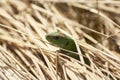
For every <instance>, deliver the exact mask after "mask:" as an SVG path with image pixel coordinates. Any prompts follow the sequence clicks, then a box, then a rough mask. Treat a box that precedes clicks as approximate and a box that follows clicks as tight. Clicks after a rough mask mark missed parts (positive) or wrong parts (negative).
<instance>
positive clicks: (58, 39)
mask: <svg viewBox="0 0 120 80" xmlns="http://www.w3.org/2000/svg"><path fill="white" fill-rule="evenodd" d="M46 39H47V41H49V42H50V43H52V44H53V45H55V46H58V47H60V48H63V49H66V50H69V51H72V52H77V48H76V45H75V42H74V40H73V39H72V38H70V37H69V36H66V35H63V34H61V33H60V32H53V33H50V34H48V35H46ZM61 52H62V53H63V54H66V55H68V56H70V57H73V58H75V59H77V60H80V58H79V55H78V54H75V53H70V52H66V51H64V50H61ZM82 53H83V52H82ZM83 55H85V54H83ZM83 58H84V60H85V63H86V64H88V65H90V61H89V59H88V58H86V57H83Z"/></svg>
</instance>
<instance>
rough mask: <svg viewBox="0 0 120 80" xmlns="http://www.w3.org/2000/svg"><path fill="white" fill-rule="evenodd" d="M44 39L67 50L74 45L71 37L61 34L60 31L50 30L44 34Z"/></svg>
mask: <svg viewBox="0 0 120 80" xmlns="http://www.w3.org/2000/svg"><path fill="white" fill-rule="evenodd" d="M46 39H47V41H49V42H50V43H52V44H53V45H55V46H58V47H61V48H64V49H67V50H71V48H72V47H73V46H75V43H74V40H73V39H71V38H70V37H69V36H65V35H63V34H61V33H60V32H52V33H50V34H48V35H46Z"/></svg>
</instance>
